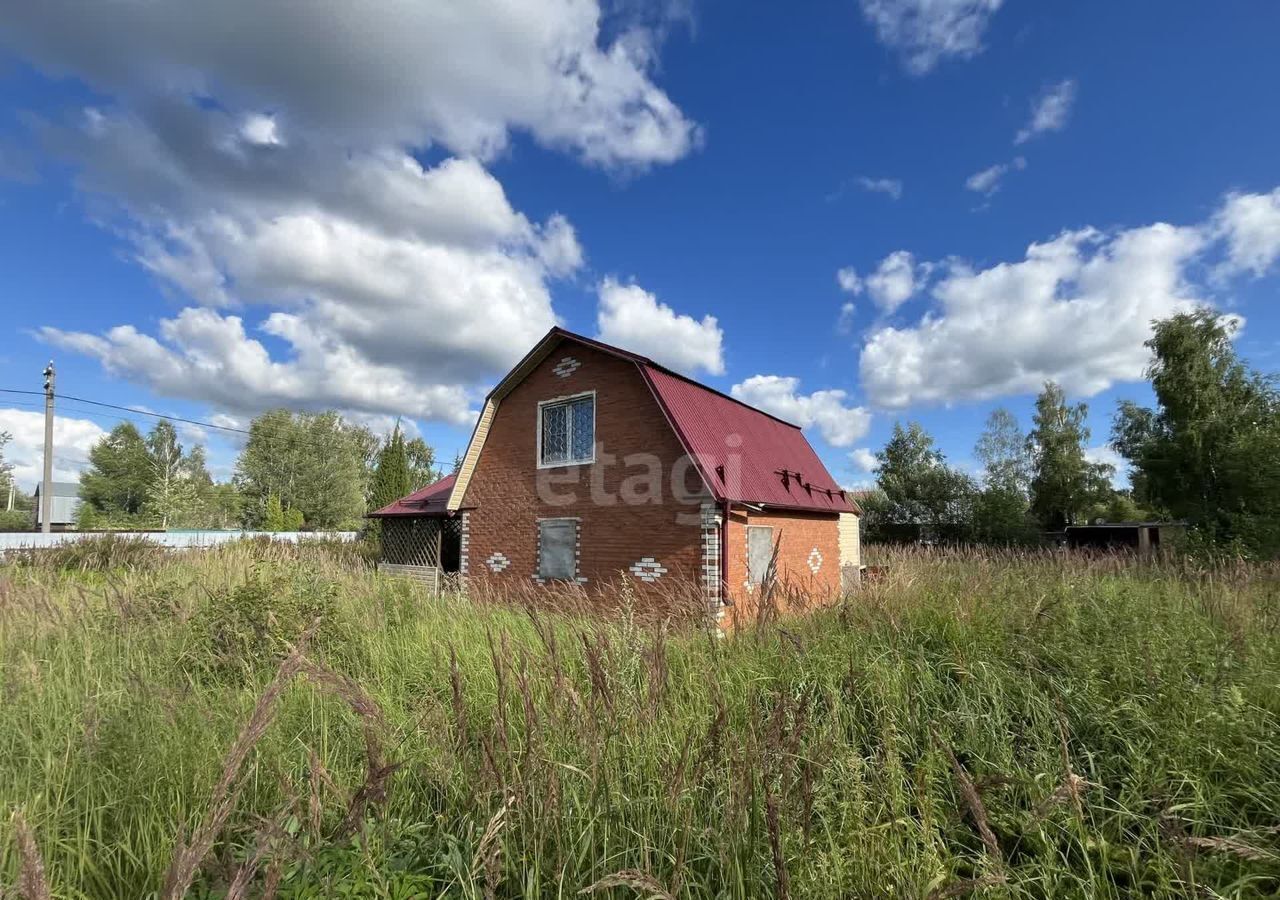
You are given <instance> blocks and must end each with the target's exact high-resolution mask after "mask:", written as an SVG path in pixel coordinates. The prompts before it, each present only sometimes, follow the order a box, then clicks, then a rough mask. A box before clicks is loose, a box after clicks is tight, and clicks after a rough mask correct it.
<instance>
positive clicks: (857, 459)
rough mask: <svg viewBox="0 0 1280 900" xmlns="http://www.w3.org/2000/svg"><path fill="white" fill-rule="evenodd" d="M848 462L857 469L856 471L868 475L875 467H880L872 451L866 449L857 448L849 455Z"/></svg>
mask: <svg viewBox="0 0 1280 900" xmlns="http://www.w3.org/2000/svg"><path fill="white" fill-rule="evenodd" d="M849 460H850V462H852V463H853V464H854V466H856V467H857V469H858V471H860V472H866V473H867V474H868V475H869V474H871V473H872V472H874V471H875V470H876V466H878V465H880V460H878V459H876V454H875V451H874V450H871V449H869V448H867V447H858V448H857V449H856V450H853V451H851V452H850V453H849Z"/></svg>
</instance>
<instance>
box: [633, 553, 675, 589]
mask: <svg viewBox="0 0 1280 900" xmlns="http://www.w3.org/2000/svg"><path fill="white" fill-rule="evenodd" d="M631 574H632V575H634V576H635V577H636V578H639V579H640V580H641V581H644V582H647V583H648V584H653V583H654V582H655V581H657V580H658V579H659V578H661V577H662V576H663V575H666V574H667V570H666V569H665V568H664V567H663V566H662V565H660V564H659V563H658V561H657V560H655V559H654V558H653V557H652V556H646V557H644V558H643V559H641V560H639V561H638V562H634V563H632V564H631Z"/></svg>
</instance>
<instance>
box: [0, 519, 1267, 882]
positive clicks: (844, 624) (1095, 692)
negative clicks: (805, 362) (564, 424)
mask: <svg viewBox="0 0 1280 900" xmlns="http://www.w3.org/2000/svg"><path fill="white" fill-rule="evenodd" d="M871 552H872V553H873V554H875V553H876V552H877V551H875V550H874V549H873V550H872V551H871ZM869 561H872V562H876V563H880V564H883V565H884V566H886V571H885V572H884V574H883V576H882V577H880V578H879V579H877V580H875V581H874V582H870V583H868V584H866V585H864V586H863V587H862V588H861V589H860V590H859V591H857V592H856V593H854V594H852V595H850V596H849V597H847V598H846V599H845V600H844V601H843V602H841V603H840V604H839V605H837V606H835V607H831V608H824V609H820V610H815V611H812V612H810V613H808V614H805V615H788V616H782V617H780V616H776V615H772V614H770V611H769V609H768V608H767V607H766V608H765V609H764V610H762V611H761V614H760V615H758V616H754V617H753V618H754V620H755V621H754V623H753V624H750V625H746V626H743V627H741V628H738V629H737V630H735V631H734V632H733V633H732V634H728V635H726V636H724V637H716V636H714V635H712V634H709V633H708V632H707V631H706V630H705V629H702V628H700V627H698V625H697V624H696V623H695V622H694V621H693V620H694V619H696V618H697V616H696V615H695V614H694V610H693V609H692V608H691V607H689V606H688V604H684V603H682V601H680V599H679V592H678V591H672V592H671V594H670V597H669V601H670V602H669V603H667V604H662V603H657V604H655V603H652V602H649V603H644V604H642V603H640V601H639V600H638V599H637V598H636V596H635V594H634V593H633V592H632V591H631V590H629V588H628V587H627V585H626V584H625V583H620V584H619V585H618V588H617V590H616V591H615V592H614V599H613V601H612V602H611V604H610V608H609V609H608V610H607V612H606V613H605V614H600V613H598V612H595V611H592V610H590V609H588V608H587V607H586V606H585V605H584V604H583V603H582V598H581V597H576V596H573V595H559V596H557V595H547V594H537V593H533V592H529V593H527V594H521V595H520V596H508V597H490V596H473V597H472V598H471V599H461V598H444V599H433V598H429V597H427V596H425V595H424V594H423V592H422V590H421V588H420V586H418V585H417V584H415V583H413V582H410V581H406V580H400V579H390V578H384V577H379V576H377V575H376V574H374V573H372V572H371V571H370V570H369V569H368V566H367V561H366V560H365V559H364V558H363V557H362V556H361V554H360V553H359V551H358V549H356V548H351V547H348V548H342V547H329V546H323V545H315V546H305V545H304V546H302V547H297V548H294V547H285V546H280V545H272V544H269V543H245V544H240V545H233V546H228V547H225V548H222V549H218V550H213V551H204V552H198V553H185V554H176V553H164V552H159V551H154V550H152V549H150V548H148V547H145V546H137V545H122V544H118V543H117V544H114V545H113V544H110V543H106V544H101V545H95V546H82V547H77V548H75V549H71V550H67V551H58V552H51V553H45V554H40V555H32V556H28V557H25V558H18V559H12V560H10V561H8V562H6V563H5V564H4V565H0V701H2V702H0V886H2V887H0V896H5V897H9V896H16V897H46V896H55V897H77V898H78V897H93V898H100V897H122V898H123V897H127V898H136V897H165V898H171V897H180V896H190V897H223V896H229V897H257V896H276V897H317V898H318V897H333V896H348V897H387V898H407V897H463V898H471V897H475V898H480V897H484V898H490V897H535V898H552V897H557V898H558V897H571V896H598V897H617V898H626V897H658V898H666V897H726V898H746V897H796V898H807V897H824V898H825V897H831V898H844V897H908V898H917V897H918V898H926V897H928V898H941V897H960V896H969V895H972V896H981V897H1037V898H1038V897H1046V898H1047V897H1130V896H1143V897H1184V896H1197V897H1275V896H1277V895H1280V570H1277V569H1275V568H1269V567H1265V566H1244V565H1238V566H1221V567H1217V568H1214V569H1212V570H1203V569H1198V568H1195V567H1193V566H1191V565H1189V564H1185V563H1174V562H1170V563H1167V564H1162V565H1139V564H1138V563H1136V562H1134V561H1131V560H1120V559H1109V558H1099V559H1082V558H1065V557H1061V556H1056V555H1052V554H1047V553H1046V554H1028V553H1023V554H1015V553H1002V552H979V551H933V552H925V551H914V552H907V551H897V552H885V551H879V553H878V556H876V557H875V558H873V559H871V560H869ZM790 599H791V602H794V598H790ZM6 891H7V892H8V893H5V892H6Z"/></svg>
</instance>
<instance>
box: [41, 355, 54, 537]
mask: <svg viewBox="0 0 1280 900" xmlns="http://www.w3.org/2000/svg"><path fill="white" fill-rule="evenodd" d="M52 518H53V360H49V365H47V366H45V367H44V485H43V487H41V488H40V530H41V531H42V532H43V533H45V534H48V533H49V532H50V530H51V529H52V525H53V523H52V522H51V521H50V520H51V519H52Z"/></svg>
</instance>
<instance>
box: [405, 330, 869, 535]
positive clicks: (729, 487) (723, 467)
mask: <svg viewBox="0 0 1280 900" xmlns="http://www.w3.org/2000/svg"><path fill="white" fill-rule="evenodd" d="M564 341H573V342H576V343H579V344H583V345H585V346H587V347H591V348H592V349H595V350H598V351H600V352H602V353H607V354H609V355H611V356H614V357H617V358H618V359H623V360H627V361H629V362H632V363H635V365H636V367H637V368H638V369H639V370H640V374H641V376H642V377H643V378H644V380H645V383H646V384H648V385H649V388H650V390H651V391H652V392H653V396H654V399H655V400H657V402H658V406H659V407H660V408H661V409H662V411H663V413H664V414H665V415H666V417H667V421H668V422H670V423H671V427H672V429H673V430H674V431H675V433H676V437H677V438H679V440H680V442H681V444H682V445H683V446H684V449H685V452H686V453H688V454H689V456H690V457H691V458H692V459H693V460H694V462H695V464H696V465H697V467H698V471H699V473H700V474H701V475H702V480H703V481H704V482H705V483H706V485H707V487H708V489H709V490H710V491H711V493H712V495H713V496H714V497H715V498H716V499H717V500H719V501H728V502H730V503H751V504H759V505H762V506H770V507H778V508H786V509H794V510H807V511H814V512H837V513H838V512H857V513H861V510H860V509H859V508H858V505H857V504H856V503H854V502H853V501H852V499H851V498H850V497H849V496H848V493H847V492H846V491H844V490H843V489H841V487H840V486H839V485H838V484H837V483H836V481H835V479H833V478H832V477H831V473H829V472H828V471H827V467H826V466H824V465H823V464H822V461H821V460H820V459H819V458H818V454H816V453H815V452H814V451H813V447H812V446H810V444H809V441H808V439H806V438H805V436H804V434H803V433H802V432H801V430H800V427H799V426H798V425H793V424H791V423H790V422H786V421H784V420H782V419H779V418H778V417H777V416H773V415H770V414H769V413H767V412H765V411H764V410H760V409H756V408H755V407H754V406H750V405H748V404H746V403H743V402H742V401H741V400H738V399H737V398H735V397H731V396H729V395H728V394H725V393H722V392H720V391H717V390H715V389H714V388H710V387H707V386H706V385H705V384H699V383H698V382H696V381H694V380H693V379H691V378H687V377H685V376H684V375H681V374H680V373H678V372H675V371H672V370H671V369H668V368H667V367H666V366H662V365H659V364H658V363H656V362H654V361H653V360H651V359H649V358H648V357H645V356H640V355H639V354H637V353H632V352H630V351H629V350H623V349H621V348H620V347H614V346H612V345H610V344H605V343H602V342H600V341H597V340H593V339H592V338H588V337H584V336H582V335H580V334H574V333H573V332H571V331H566V330H565V329H563V328H552V329H551V330H550V331H548V332H547V334H546V335H545V336H544V337H543V338H542V340H540V341H538V343H537V344H536V345H535V346H534V347H533V349H532V350H530V351H529V352H528V353H527V354H526V355H525V357H524V358H523V359H522V360H520V362H518V363H516V365H515V367H514V368H513V369H512V370H511V371H510V372H508V373H507V375H506V376H505V377H503V379H502V380H501V381H499V382H498V383H497V384H496V385H495V386H494V388H493V390H492V391H490V392H489V394H488V396H487V397H486V398H485V404H484V409H483V410H482V411H481V414H480V419H479V421H477V423H476V427H475V431H474V432H473V433H472V435H471V443H470V444H469V445H468V446H467V455H466V457H465V459H464V461H463V465H462V469H461V470H460V471H459V473H458V480H457V482H456V484H455V485H454V489H453V492H452V495H451V496H450V498H449V501H448V508H449V510H451V511H452V510H456V509H459V508H460V507H461V504H462V498H463V495H464V494H465V493H466V490H467V484H468V482H469V481H470V476H471V473H472V472H473V471H474V470H475V466H476V463H477V462H478V460H479V457H480V451H481V449H482V447H483V446H484V441H485V437H486V436H487V435H488V431H489V426H490V424H491V423H492V422H493V416H494V414H495V413H496V412H497V408H498V404H499V403H500V402H501V401H502V399H503V398H504V397H506V395H507V394H509V393H510V392H511V391H512V390H513V389H514V388H515V386H516V385H518V384H519V383H520V382H522V381H524V379H525V378H526V377H527V376H528V375H529V373H530V372H532V371H533V370H534V369H535V368H537V366H538V365H539V364H541V363H542V361H543V360H545V359H546V358H547V357H548V356H549V355H551V353H552V352H553V351H554V350H555V349H556V347H558V346H559V345H560V344H561V343H563V342H564ZM419 515H421V513H419Z"/></svg>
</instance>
